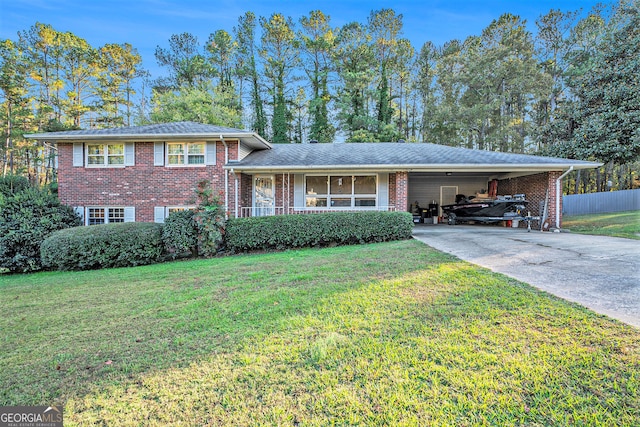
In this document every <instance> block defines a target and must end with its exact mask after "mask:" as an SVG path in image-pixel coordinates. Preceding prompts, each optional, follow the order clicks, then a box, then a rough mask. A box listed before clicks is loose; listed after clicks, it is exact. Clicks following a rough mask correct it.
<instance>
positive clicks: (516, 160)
mask: <svg viewBox="0 0 640 427" xmlns="http://www.w3.org/2000/svg"><path fill="white" fill-rule="evenodd" d="M571 166H573V168H574V169H589V168H594V167H597V166H599V163H593V162H584V161H578V160H567V159H561V158H555V157H541V156H532V155H525V154H510V153H501V152H493V151H483V150H471V149H466V148H457V147H448V146H445V145H436V144H427V143H404V144H403V143H345V144H273V146H272V148H271V149H270V150H260V151H254V152H253V153H251V154H250V155H249V156H247V157H245V158H244V159H243V160H241V161H239V162H234V163H230V164H229V165H228V168H232V169H234V170H238V171H247V172H260V171H265V172H266V171H274V172H275V171H290V172H294V171H309V170H332V169H350V170H351V169H353V170H374V171H377V170H388V171H400V170H407V171H453V172H455V171H504V172H512V171H516V170H518V171H549V170H564V169H569V168H570V167H571Z"/></svg>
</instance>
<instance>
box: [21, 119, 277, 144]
mask: <svg viewBox="0 0 640 427" xmlns="http://www.w3.org/2000/svg"><path fill="white" fill-rule="evenodd" d="M25 137H26V138H31V139H39V140H46V141H51V142H65V141H69V142H71V141H91V140H127V141H166V140H186V139H189V140H194V139H218V138H237V139H240V140H242V141H243V142H245V143H247V144H248V145H249V146H250V147H253V148H256V149H260V148H269V147H270V146H271V144H269V143H268V142H267V141H265V140H264V139H263V138H262V137H260V136H259V135H258V134H257V133H255V132H251V131H247V130H242V129H234V128H228V127H223V126H213V125H205V124H202V123H196V122H175V123H159V124H152V125H145V126H130V127H119V128H108V129H85V130H70V131H62V132H47V133H34V134H31V135H25Z"/></svg>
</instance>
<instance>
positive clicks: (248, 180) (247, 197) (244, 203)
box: [238, 173, 253, 216]
mask: <svg viewBox="0 0 640 427" xmlns="http://www.w3.org/2000/svg"><path fill="white" fill-rule="evenodd" d="M238 179H239V180H240V185H239V187H240V202H239V205H240V206H239V210H238V216H242V212H241V211H240V208H250V207H251V206H252V204H253V176H252V175H247V174H244V173H241V174H238Z"/></svg>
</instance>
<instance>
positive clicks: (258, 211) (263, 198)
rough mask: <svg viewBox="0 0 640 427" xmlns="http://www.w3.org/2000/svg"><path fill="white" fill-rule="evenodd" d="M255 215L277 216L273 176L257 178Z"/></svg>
mask: <svg viewBox="0 0 640 427" xmlns="http://www.w3.org/2000/svg"><path fill="white" fill-rule="evenodd" d="M253 189H254V190H253V203H254V206H253V207H254V209H253V215H254V216H268V215H274V214H275V198H274V191H273V176H256V177H255V180H254V182H253Z"/></svg>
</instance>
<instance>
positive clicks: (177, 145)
mask: <svg viewBox="0 0 640 427" xmlns="http://www.w3.org/2000/svg"><path fill="white" fill-rule="evenodd" d="M204 164H205V143H204V142H168V143H167V165H170V166H189V165H195V166H202V165H204Z"/></svg>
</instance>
